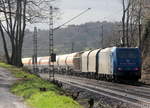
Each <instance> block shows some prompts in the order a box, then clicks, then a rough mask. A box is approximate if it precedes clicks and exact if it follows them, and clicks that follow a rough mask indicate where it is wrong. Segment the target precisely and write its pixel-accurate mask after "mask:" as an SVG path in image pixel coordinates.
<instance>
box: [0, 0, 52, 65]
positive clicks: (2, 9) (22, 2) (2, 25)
mask: <svg viewBox="0 0 150 108" xmlns="http://www.w3.org/2000/svg"><path fill="white" fill-rule="evenodd" d="M52 1H54V0H48V1H45V0H0V14H1V18H0V32H1V36H2V39H3V46H4V51H5V56H6V59H7V63H9V64H12V65H15V66H18V67H20V66H22V62H21V57H22V45H23V40H24V36H25V28H26V25H27V23H28V22H30V23H33V22H34V23H35V22H40V21H41V19H44V20H45V19H46V18H47V17H48V16H46V15H47V14H46V12H48V10H47V9H49V8H47V7H48V6H50V5H51V2H52ZM7 36H8V38H9V40H10V43H11V50H12V51H11V53H9V51H8V45H7V42H6V37H7Z"/></svg>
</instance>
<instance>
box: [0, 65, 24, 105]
mask: <svg viewBox="0 0 150 108" xmlns="http://www.w3.org/2000/svg"><path fill="white" fill-rule="evenodd" d="M15 80H16V79H15V78H13V77H12V76H11V74H10V72H8V71H7V70H6V69H3V68H0V108H27V107H26V106H25V105H24V103H23V101H22V100H21V99H20V98H18V97H17V96H15V95H13V94H12V93H10V91H9V89H10V86H11V84H12V83H13V82H14V81H15Z"/></svg>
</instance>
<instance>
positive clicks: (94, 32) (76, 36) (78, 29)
mask: <svg viewBox="0 0 150 108" xmlns="http://www.w3.org/2000/svg"><path fill="white" fill-rule="evenodd" d="M102 25H103V29H104V30H103V34H104V45H103V46H104V47H108V46H112V43H111V41H110V40H111V38H112V36H113V35H114V32H113V30H114V29H115V28H116V27H117V25H118V23H111V22H89V23H86V24H82V25H69V26H68V27H66V28H61V29H59V30H57V31H55V32H54V48H55V52H56V53H57V54H64V53H70V52H71V51H72V47H73V49H74V51H73V52H75V51H82V50H86V49H95V48H99V47H101V45H102V44H101V39H102V37H101V34H102V29H101V28H102V27H101V26H102ZM0 41H1V37H0ZM32 43H33V32H31V31H29V30H27V31H26V36H25V39H24V45H23V56H32V53H33V51H32V48H33V44H32ZM48 46H49V37H48V30H40V29H39V30H38V56H45V55H48V49H49V47H48ZM0 51H1V52H2V51H3V50H2V42H0Z"/></svg>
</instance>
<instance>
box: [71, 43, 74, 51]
mask: <svg viewBox="0 0 150 108" xmlns="http://www.w3.org/2000/svg"><path fill="white" fill-rule="evenodd" d="M71 52H72V53H73V52H74V42H72V45H71Z"/></svg>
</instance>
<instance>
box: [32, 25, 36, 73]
mask: <svg viewBox="0 0 150 108" xmlns="http://www.w3.org/2000/svg"><path fill="white" fill-rule="evenodd" d="M32 64H33V73H34V74H37V27H34V34H33V57H32Z"/></svg>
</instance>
